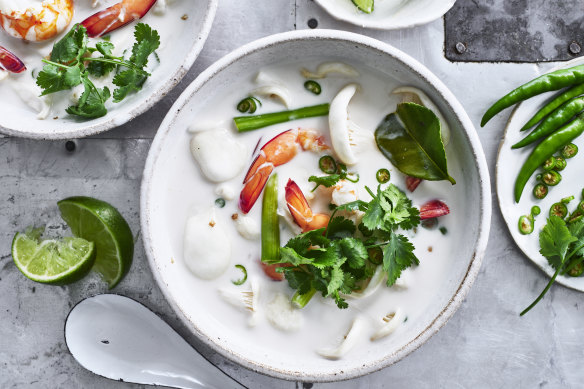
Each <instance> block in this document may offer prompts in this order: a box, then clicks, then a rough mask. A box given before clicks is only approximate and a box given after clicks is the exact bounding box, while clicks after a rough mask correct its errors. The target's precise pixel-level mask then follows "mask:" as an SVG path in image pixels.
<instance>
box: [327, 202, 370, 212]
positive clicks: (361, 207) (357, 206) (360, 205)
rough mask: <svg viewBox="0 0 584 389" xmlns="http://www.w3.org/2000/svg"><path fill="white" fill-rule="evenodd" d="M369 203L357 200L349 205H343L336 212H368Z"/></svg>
mask: <svg viewBox="0 0 584 389" xmlns="http://www.w3.org/2000/svg"><path fill="white" fill-rule="evenodd" d="M368 206H369V203H366V202H365V201H363V200H355V201H351V202H349V203H345V204H341V205H339V206H337V207H335V211H362V212H365V211H367V208H368Z"/></svg>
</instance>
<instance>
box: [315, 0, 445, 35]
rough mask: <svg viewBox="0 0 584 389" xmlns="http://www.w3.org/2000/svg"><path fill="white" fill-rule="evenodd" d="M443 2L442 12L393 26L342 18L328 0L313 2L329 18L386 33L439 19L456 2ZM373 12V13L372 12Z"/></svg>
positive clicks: (373, 21) (379, 22) (380, 22)
mask: <svg viewBox="0 0 584 389" xmlns="http://www.w3.org/2000/svg"><path fill="white" fill-rule="evenodd" d="M442 1H443V3H442V4H443V5H444V8H443V9H442V10H440V12H436V13H434V14H432V15H428V16H426V17H424V18H421V19H420V20H418V21H417V22H415V23H411V22H410V23H406V22H404V21H400V22H397V23H394V24H390V25H388V24H387V22H384V21H375V20H371V21H369V20H361V19H357V18H355V17H351V16H343V15H342V14H339V13H338V12H336V9H335V7H334V4H331V1H330V0H315V2H316V3H317V4H318V5H319V6H320V7H321V8H322V9H324V10H325V11H326V12H327V13H328V14H329V15H330V16H332V17H333V18H335V19H337V20H340V21H343V22H346V23H350V24H352V25H355V26H358V27H363V28H370V29H373V30H386V31H390V30H400V29H403V28H412V27H417V26H422V25H424V24H428V23H430V22H433V21H434V20H436V19H439V18H441V17H442V16H444V14H446V12H448V11H449V10H450V8H452V7H453V6H454V3H456V0H442ZM373 12H375V11H373Z"/></svg>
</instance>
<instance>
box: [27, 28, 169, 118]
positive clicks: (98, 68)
mask: <svg viewBox="0 0 584 389" xmlns="http://www.w3.org/2000/svg"><path fill="white" fill-rule="evenodd" d="M134 37H135V39H136V42H135V43H134V46H133V47H132V54H131V55H130V58H129V59H127V60H126V59H124V58H123V57H116V56H114V55H113V54H112V53H113V50H114V45H113V44H112V43H111V42H109V41H106V40H104V41H101V42H98V43H97V44H96V45H95V47H88V42H89V38H88V35H87V30H86V29H85V27H83V26H82V25H80V24H76V25H75V26H73V28H72V29H71V31H69V32H68V33H67V35H65V36H64V37H63V39H61V40H60V41H58V42H57V43H55V45H54V46H53V50H52V52H51V56H50V58H49V59H43V62H44V63H45V66H44V67H43V70H42V71H41V72H39V74H38V76H37V79H36V83H37V85H38V86H40V87H41V88H42V93H41V96H45V95H48V94H51V93H55V92H59V91H63V90H69V89H72V88H74V87H76V86H77V85H81V84H83V88H84V91H83V93H82V94H81V96H80V98H79V101H78V103H77V105H73V106H70V107H68V108H67V110H66V111H67V113H69V114H70V115H76V116H80V117H84V118H97V117H101V116H104V115H106V114H107V109H106V107H105V102H106V101H107V100H108V99H109V98H110V97H111V96H112V95H113V98H114V102H115V103H119V102H120V101H122V100H123V99H125V98H126V97H127V96H128V94H130V93H132V92H136V91H139V90H140V89H142V86H143V85H144V83H145V82H146V80H147V79H148V77H149V76H150V73H148V72H147V71H146V70H145V67H146V65H147V64H148V57H149V56H150V55H151V54H153V53H154V52H155V51H156V50H157V49H158V47H160V36H159V35H158V32H157V31H156V30H153V29H152V28H151V27H150V26H148V25H147V24H144V23H139V24H137V25H136V27H135V29H134ZM96 52H98V53H100V54H101V56H100V57H91V54H92V53H96ZM116 69H117V71H118V73H117V74H116V75H115V76H114V78H113V81H112V82H113V84H114V85H115V86H116V87H117V88H116V89H114V91H113V94H112V93H111V92H110V90H109V88H107V87H104V88H97V87H96V86H95V84H94V83H93V81H92V80H91V79H90V78H89V76H90V75H91V76H94V77H103V76H106V75H108V74H110V73H111V72H112V71H114V70H116Z"/></svg>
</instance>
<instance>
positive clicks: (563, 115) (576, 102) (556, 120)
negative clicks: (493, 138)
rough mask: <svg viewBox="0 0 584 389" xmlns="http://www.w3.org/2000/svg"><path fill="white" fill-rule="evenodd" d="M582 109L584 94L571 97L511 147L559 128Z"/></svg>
mask: <svg viewBox="0 0 584 389" xmlns="http://www.w3.org/2000/svg"><path fill="white" fill-rule="evenodd" d="M582 110H584V96H581V97H576V98H573V99H572V100H570V101H567V102H566V103H564V104H562V105H561V106H559V107H558V108H556V109H555V110H554V111H553V112H552V113H551V114H550V115H549V116H548V117H546V118H545V119H544V120H543V121H542V122H541V123H540V124H539V125H538V126H537V127H536V128H535V130H533V131H532V132H531V133H530V134H529V135H527V136H526V137H525V138H523V139H522V140H521V141H519V142H517V143H515V144H514V145H513V146H511V148H512V149H519V148H522V147H525V146H527V145H529V144H531V143H533V142H535V141H536V140H538V139H540V138H543V137H544V136H547V135H549V134H551V133H553V132H554V131H555V130H557V129H558V128H560V126H562V125H563V124H565V123H567V122H568V120H570V119H571V118H573V117H574V116H575V115H576V114H578V113H580V112H581V111H582Z"/></svg>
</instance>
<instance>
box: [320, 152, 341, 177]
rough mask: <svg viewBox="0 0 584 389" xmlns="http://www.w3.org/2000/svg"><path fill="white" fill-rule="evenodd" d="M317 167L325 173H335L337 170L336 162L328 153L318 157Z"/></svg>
mask: <svg viewBox="0 0 584 389" xmlns="http://www.w3.org/2000/svg"><path fill="white" fill-rule="evenodd" d="M318 167H319V168H320V170H321V171H322V172H323V173H326V174H335V173H336V172H337V163H336V162H335V159H334V158H333V157H331V156H330V155H325V156H322V157H320V159H319V160H318Z"/></svg>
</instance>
